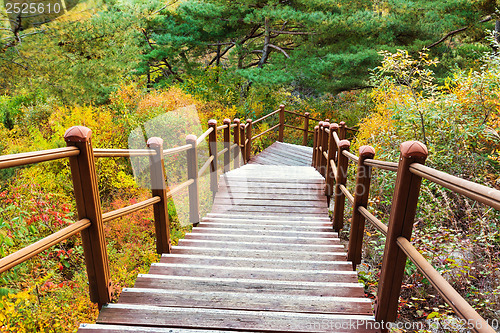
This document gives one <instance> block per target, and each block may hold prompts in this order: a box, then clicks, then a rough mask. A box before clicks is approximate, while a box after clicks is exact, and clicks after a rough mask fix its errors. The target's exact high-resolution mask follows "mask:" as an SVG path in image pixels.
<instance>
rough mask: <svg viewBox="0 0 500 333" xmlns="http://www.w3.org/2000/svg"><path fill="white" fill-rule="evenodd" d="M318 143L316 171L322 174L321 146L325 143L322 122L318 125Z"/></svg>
mask: <svg viewBox="0 0 500 333" xmlns="http://www.w3.org/2000/svg"><path fill="white" fill-rule="evenodd" d="M316 141H317V149H316V170H318V172H321V171H320V170H321V169H320V167H321V154H322V152H321V150H322V147H321V144H322V143H323V122H322V121H320V122H319V123H318V135H317V136H316Z"/></svg>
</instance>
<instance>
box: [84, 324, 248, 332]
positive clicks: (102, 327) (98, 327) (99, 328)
mask: <svg viewBox="0 0 500 333" xmlns="http://www.w3.org/2000/svg"><path fill="white" fill-rule="evenodd" d="M78 332H85V333H98V332H102V333H121V332H133V333H238V332H242V331H232V330H231V331H219V330H200V329H185V328H162V327H151V326H150V327H145V326H124V325H107V324H80V327H79V328H78Z"/></svg>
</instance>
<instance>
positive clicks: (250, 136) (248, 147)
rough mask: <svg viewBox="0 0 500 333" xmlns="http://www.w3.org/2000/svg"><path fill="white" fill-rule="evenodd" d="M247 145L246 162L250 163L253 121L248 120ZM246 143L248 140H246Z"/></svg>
mask: <svg viewBox="0 0 500 333" xmlns="http://www.w3.org/2000/svg"><path fill="white" fill-rule="evenodd" d="M247 125H248V126H247V140H248V142H247V144H246V147H245V153H246V160H247V162H248V161H250V156H251V155H252V119H247ZM245 141H246V140H245Z"/></svg>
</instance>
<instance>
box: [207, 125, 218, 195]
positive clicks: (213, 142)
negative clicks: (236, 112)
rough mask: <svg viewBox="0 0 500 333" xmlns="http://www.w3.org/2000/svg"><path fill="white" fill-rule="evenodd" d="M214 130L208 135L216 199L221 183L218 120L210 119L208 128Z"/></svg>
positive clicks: (211, 187)
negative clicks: (219, 175)
mask: <svg viewBox="0 0 500 333" xmlns="http://www.w3.org/2000/svg"><path fill="white" fill-rule="evenodd" d="M210 127H211V128H213V129H214V130H213V131H212V132H211V133H210V134H209V135H208V157H209V158H210V156H213V157H214V159H213V160H212V162H211V163H210V190H211V191H212V197H215V194H216V193H217V190H218V188H219V183H218V180H217V169H218V165H217V120H215V119H210V120H209V121H208V128H210Z"/></svg>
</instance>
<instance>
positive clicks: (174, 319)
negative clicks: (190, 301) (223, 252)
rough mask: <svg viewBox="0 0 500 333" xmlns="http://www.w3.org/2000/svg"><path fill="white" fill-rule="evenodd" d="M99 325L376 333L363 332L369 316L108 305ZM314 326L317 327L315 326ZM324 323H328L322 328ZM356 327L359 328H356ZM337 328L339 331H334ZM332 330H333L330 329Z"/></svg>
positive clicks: (369, 318)
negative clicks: (352, 328) (180, 324)
mask: <svg viewBox="0 0 500 333" xmlns="http://www.w3.org/2000/svg"><path fill="white" fill-rule="evenodd" d="M97 322H98V323H110V324H131V325H151V326H160V327H162V326H163V327H168V326H174V327H175V326H177V325H178V323H182V325H183V326H184V327H189V328H203V329H207V328H211V329H243V330H247V331H265V332H300V333H303V332H311V331H315V332H329V333H331V332H332V331H333V330H335V332H339V333H341V332H350V331H353V330H351V329H342V326H345V327H347V328H349V327H351V326H352V327H355V328H356V332H375V330H373V329H371V330H368V329H363V326H364V327H366V326H367V323H368V322H370V323H373V317H372V316H366V315H335V314H312V313H289V312H274V311H240V310H220V309H200V308H178V307H177V308H176V307H159V306H146V305H135V304H108V305H106V306H104V307H103V309H102V311H101V313H100V314H99V318H98V319H97ZM314 323H317V325H314ZM324 323H329V325H325V324H324ZM358 324H359V325H358ZM336 327H339V329H338V330H336V329H335V328H336ZM332 328H333V330H332Z"/></svg>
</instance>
